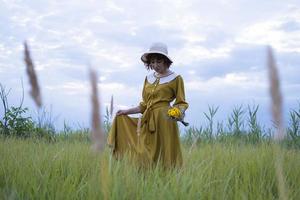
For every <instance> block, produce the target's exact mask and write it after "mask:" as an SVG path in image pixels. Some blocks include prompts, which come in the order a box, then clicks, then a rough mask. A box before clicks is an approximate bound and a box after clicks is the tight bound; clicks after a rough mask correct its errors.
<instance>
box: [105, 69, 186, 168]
mask: <svg viewBox="0 0 300 200" xmlns="http://www.w3.org/2000/svg"><path fill="white" fill-rule="evenodd" d="M142 97H143V100H142V101H141V102H140V104H139V106H140V108H141V112H142V116H141V118H140V119H138V118H134V117H129V116H127V115H119V116H116V117H115V119H114V120H113V123H112V127H111V129H110V132H109V136H108V145H109V146H110V147H111V148H112V149H113V154H114V155H115V156H116V157H120V156H122V155H123V154H124V153H125V152H127V153H129V154H133V155H135V156H136V157H137V158H138V160H139V161H141V163H143V164H156V163H157V162H159V163H161V164H162V165H163V166H165V167H172V166H178V165H179V166H180V165H181V164H182V153H181V149H180V140H179V130H178V125H177V122H176V121H174V120H171V119H170V118H169V117H168V116H167V111H168V109H169V108H170V106H171V103H172V102H173V105H172V106H175V107H178V108H180V109H181V110H186V109H187V108H188V103H187V102H186V101H185V91H184V82H183V79H182V77H181V76H180V75H177V74H176V73H172V74H171V75H169V76H167V77H163V78H157V77H155V75H154V73H152V74H150V75H148V76H146V78H145V81H144V86H143V93H142ZM174 100H175V101H174Z"/></svg>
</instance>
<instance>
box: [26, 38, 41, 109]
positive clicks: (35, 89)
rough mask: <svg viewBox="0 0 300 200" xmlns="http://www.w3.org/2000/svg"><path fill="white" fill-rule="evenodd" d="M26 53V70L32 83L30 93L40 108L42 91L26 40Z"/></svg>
mask: <svg viewBox="0 0 300 200" xmlns="http://www.w3.org/2000/svg"><path fill="white" fill-rule="evenodd" d="M24 54H25V55H24V56H25V57H24V61H25V64H26V71H27V75H28V77H29V82H30V85H31V91H30V95H31V96H32V98H33V100H34V102H35V103H36V105H37V106H38V107H39V108H40V107H41V106H42V97H41V93H40V87H39V84H38V80H37V76H36V74H35V71H34V65H33V62H32V59H31V57H30V51H29V48H28V45H27V43H26V41H25V42H24Z"/></svg>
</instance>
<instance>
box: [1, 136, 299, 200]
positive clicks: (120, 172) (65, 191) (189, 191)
mask: <svg viewBox="0 0 300 200" xmlns="http://www.w3.org/2000/svg"><path fill="white" fill-rule="evenodd" d="M281 150H282V151H283V155H284V162H283V169H284V176H285V178H286V186H287V188H288V194H287V196H288V197H289V199H299V198H300V190H299V185H300V170H299V166H300V152H299V151H298V150H293V149H285V148H282V149H281ZM183 154H184V166H183V167H182V168H181V169H177V170H167V171H164V170H163V169H162V168H160V167H159V166H157V167H155V168H154V169H153V170H146V171H143V170H139V169H138V167H136V166H134V165H133V164H132V163H130V162H129V161H128V160H126V159H124V160H121V161H116V160H114V159H110V156H109V155H110V154H109V152H108V151H107V150H106V151H105V152H104V153H102V154H101V155H99V154H96V153H92V152H91V149H90V145H89V144H88V143H86V142H78V141H72V142H69V141H59V142H56V143H49V142H45V141H41V140H34V139H14V138H1V140H0V157H1V162H0V199H263V200H266V199H277V198H278V189H277V180H276V175H275V169H274V161H275V155H274V151H273V149H272V145H270V144H265V143H261V144H257V145H250V144H245V145H235V144H226V143H224V142H222V143H221V142H216V143H214V144H205V143H199V145H198V146H195V147H194V148H192V149H191V147H190V146H187V145H183Z"/></svg>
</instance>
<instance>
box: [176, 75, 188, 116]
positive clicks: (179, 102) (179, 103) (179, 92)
mask: <svg viewBox="0 0 300 200" xmlns="http://www.w3.org/2000/svg"><path fill="white" fill-rule="evenodd" d="M175 96H176V100H175V102H174V104H173V106H174V107H178V108H179V109H180V110H183V111H185V110H186V109H187V108H188V107H189V104H188V103H187V102H186V101H185V92H184V83H183V79H182V77H181V76H178V77H177V81H176V89H175Z"/></svg>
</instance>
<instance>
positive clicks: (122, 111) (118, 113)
mask: <svg viewBox="0 0 300 200" xmlns="http://www.w3.org/2000/svg"><path fill="white" fill-rule="evenodd" d="M127 114H128V110H118V111H117V113H116V115H127Z"/></svg>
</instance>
